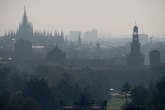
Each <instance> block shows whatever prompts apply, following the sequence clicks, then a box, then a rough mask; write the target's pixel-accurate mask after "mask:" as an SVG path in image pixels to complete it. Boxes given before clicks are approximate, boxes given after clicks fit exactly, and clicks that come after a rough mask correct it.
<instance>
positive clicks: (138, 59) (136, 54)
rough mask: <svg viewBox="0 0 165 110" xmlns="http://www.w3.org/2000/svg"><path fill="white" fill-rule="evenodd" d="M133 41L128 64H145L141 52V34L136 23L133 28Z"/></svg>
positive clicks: (136, 65)
mask: <svg viewBox="0 0 165 110" xmlns="http://www.w3.org/2000/svg"><path fill="white" fill-rule="evenodd" d="M132 37H133V38H132V42H131V51H130V53H129V54H128V55H127V65H128V66H134V67H139V66H143V65H144V55H143V54H142V53H141V52H140V42H139V34H138V27H137V26H136V25H135V26H134V28H133V35H132Z"/></svg>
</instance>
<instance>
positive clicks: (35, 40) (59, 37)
mask: <svg viewBox="0 0 165 110" xmlns="http://www.w3.org/2000/svg"><path fill="white" fill-rule="evenodd" d="M2 37H3V38H4V39H6V40H7V41H6V42H9V41H12V40H13V39H14V40H16V41H17V40H19V39H22V40H27V41H30V42H31V43H32V45H43V46H47V45H54V46H55V45H58V46H59V47H60V48H62V47H63V46H64V33H63V32H57V31H55V32H46V31H42V32H41V31H34V30H33V25H32V23H31V22H29V20H28V17H27V13H26V8H24V14H23V17H22V22H21V24H19V27H18V29H17V31H16V32H8V33H5V35H4V36H2Z"/></svg>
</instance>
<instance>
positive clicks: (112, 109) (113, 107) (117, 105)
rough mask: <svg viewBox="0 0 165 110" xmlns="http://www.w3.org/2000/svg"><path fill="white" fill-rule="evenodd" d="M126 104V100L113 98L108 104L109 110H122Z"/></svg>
mask: <svg viewBox="0 0 165 110" xmlns="http://www.w3.org/2000/svg"><path fill="white" fill-rule="evenodd" d="M124 103H125V100H124V99H122V98H116V97H112V99H111V100H110V101H109V102H108V105H107V110H121V107H122V106H123V104H124Z"/></svg>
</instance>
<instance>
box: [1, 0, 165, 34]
mask: <svg viewBox="0 0 165 110" xmlns="http://www.w3.org/2000/svg"><path fill="white" fill-rule="evenodd" d="M24 6H26V9H27V16H28V19H29V21H30V22H32V23H33V27H34V29H35V30H46V31H54V30H59V31H61V30H63V31H64V32H65V33H68V32H69V31H70V30H80V31H82V32H84V31H87V30H90V29H98V31H99V32H100V33H106V34H112V35H128V34H129V35H130V33H131V31H132V30H131V29H132V26H133V25H134V24H135V22H136V23H137V24H138V26H139V28H140V30H139V31H140V32H141V33H146V34H149V35H155V36H159V35H165V30H164V29H165V13H164V11H165V1H164V0H0V17H1V20H0V35H3V34H4V32H8V31H10V30H13V31H15V30H16V29H17V27H18V24H19V23H20V21H21V19H22V14H23V10H24Z"/></svg>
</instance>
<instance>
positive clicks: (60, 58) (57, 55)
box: [47, 46, 66, 64]
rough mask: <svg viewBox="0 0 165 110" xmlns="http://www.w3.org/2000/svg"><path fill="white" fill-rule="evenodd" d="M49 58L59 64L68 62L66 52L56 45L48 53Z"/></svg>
mask: <svg viewBox="0 0 165 110" xmlns="http://www.w3.org/2000/svg"><path fill="white" fill-rule="evenodd" d="M47 59H48V61H50V62H54V63H57V64H66V53H65V52H64V51H62V50H61V49H59V47H58V46H55V48H54V49H53V50H51V51H50V52H48V53H47Z"/></svg>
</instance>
